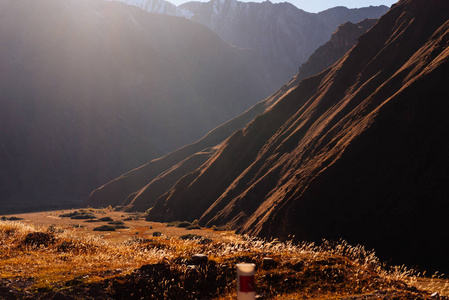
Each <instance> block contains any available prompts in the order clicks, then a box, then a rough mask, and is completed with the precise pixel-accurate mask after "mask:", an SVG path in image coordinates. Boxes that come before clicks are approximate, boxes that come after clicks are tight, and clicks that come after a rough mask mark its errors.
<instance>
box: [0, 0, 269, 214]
mask: <svg viewBox="0 0 449 300" xmlns="http://www.w3.org/2000/svg"><path fill="white" fill-rule="evenodd" d="M0 47H1V48H0V82H1V84H0V106H1V110H0V191H1V194H2V197H1V200H0V201H1V206H2V211H5V210H7V209H8V207H9V206H11V208H14V207H15V208H18V207H19V204H18V201H19V200H20V201H21V200H24V201H26V200H30V202H28V203H26V204H27V205H30V206H33V205H35V204H38V203H47V202H49V201H54V202H55V203H63V202H65V201H67V200H77V201H79V200H81V199H82V198H85V197H87V195H88V193H89V191H91V190H92V189H93V188H94V187H97V186H99V185H101V184H103V183H105V182H107V181H109V180H110V179H111V178H114V177H116V176H118V175H119V174H122V173H123V172H125V171H126V170H129V169H131V168H134V167H136V166H139V165H141V164H143V163H145V162H146V161H148V160H149V159H151V158H154V157H158V156H160V155H162V154H164V153H167V152H168V151H171V150H173V149H176V148H178V147H180V146H182V145H185V144H187V143H189V142H191V141H195V140H196V139H198V138H199V137H201V136H203V135H204V134H205V133H207V132H208V131H209V130H210V129H212V128H214V127H216V126H217V125H219V124H221V123H223V122H225V121H227V120H229V119H230V118H232V117H233V116H235V115H238V114H239V113H241V112H242V111H245V110H246V109H248V108H249V107H251V106H252V105H253V104H254V103H255V102H256V101H258V100H259V99H263V98H264V97H266V96H267V95H268V94H269V91H270V90H272V88H270V87H269V86H270V85H269V84H268V83H267V81H266V78H265V77H266V76H265V73H266V70H265V69H264V68H263V67H260V66H261V65H262V63H261V61H260V60H258V58H257V55H255V54H254V53H253V52H252V51H249V50H240V49H238V48H236V47H233V46H230V45H229V44H227V43H225V42H223V41H222V40H221V39H220V38H219V37H218V36H217V35H216V34H214V33H213V32H212V31H210V30H209V29H207V28H206V27H204V26H202V25H199V24H196V23H194V22H191V21H188V20H186V19H182V18H175V17H170V16H164V15H154V14H149V13H146V12H144V11H142V10H140V9H137V8H134V7H131V6H127V5H124V4H121V3H113V2H104V1H95V0H89V1H88V0H81V1H78V0H77V1H75V0H65V1H56V0H38V1H31V2H23V1H8V0H2V1H0ZM248 85H249V87H248Z"/></svg>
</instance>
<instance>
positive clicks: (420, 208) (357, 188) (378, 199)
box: [148, 0, 449, 271]
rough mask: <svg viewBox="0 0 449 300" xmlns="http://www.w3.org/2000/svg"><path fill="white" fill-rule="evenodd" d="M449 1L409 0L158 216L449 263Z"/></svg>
mask: <svg viewBox="0 0 449 300" xmlns="http://www.w3.org/2000/svg"><path fill="white" fill-rule="evenodd" d="M448 46H449V2H447V1H443V0H431V1H423V0H403V1H400V2H399V3H398V4H396V5H395V6H393V7H392V9H391V10H390V11H389V12H388V13H387V14H386V15H385V16H383V17H382V18H381V19H380V20H379V22H378V23H377V24H376V25H375V26H374V27H373V28H372V29H371V30H370V31H369V32H368V33H367V34H365V35H363V36H362V37H360V38H359V43H358V44H357V45H356V46H355V47H354V48H353V49H352V50H351V51H350V52H349V53H348V54H346V55H345V56H344V57H343V58H342V59H341V60H340V61H339V62H338V63H337V64H335V65H334V66H333V67H331V68H329V69H327V70H326V71H325V72H322V73H320V74H319V75H317V76H315V77H311V78H308V79H306V80H303V81H302V82H301V83H300V84H299V85H298V87H296V88H295V89H292V90H290V91H288V92H287V93H286V94H285V95H284V97H283V98H282V99H281V100H280V101H278V102H277V103H276V105H274V106H273V107H272V108H271V109H269V110H268V111H267V112H265V113H264V114H262V115H260V116H259V117H257V118H256V119H255V120H254V121H253V122H251V123H250V124H249V125H248V126H247V127H246V128H245V129H243V130H239V131H237V132H235V133H234V134H233V135H232V136H231V137H230V138H229V139H228V140H227V141H226V142H224V143H223V145H222V146H221V147H220V149H219V150H218V151H217V152H216V153H215V155H214V156H213V157H212V158H211V159H209V160H208V161H207V162H206V163H205V164H204V165H202V167H201V168H199V169H197V170H195V171H194V172H192V173H190V174H189V175H188V176H185V177H183V178H182V179H181V180H180V181H179V182H178V183H177V184H176V185H175V187H174V188H173V189H171V190H170V191H169V192H167V193H166V194H164V195H163V196H162V197H160V198H159V199H158V200H157V202H156V204H155V205H154V207H153V208H152V210H151V211H150V213H149V217H148V218H149V219H151V220H161V221H162V220H163V221H170V220H178V219H179V220H184V219H185V220H194V219H199V220H200V223H201V224H202V225H207V226H211V225H214V224H216V225H223V224H227V225H230V226H233V227H234V228H236V229H238V231H239V232H242V233H249V234H254V235H259V236H277V237H281V238H287V237H289V236H290V235H294V236H295V238H296V239H298V240H314V241H320V240H321V239H322V238H327V239H339V238H344V239H347V240H348V241H349V242H351V243H362V244H364V245H366V246H367V247H369V248H371V247H374V248H375V249H376V251H377V252H378V253H379V254H380V256H381V257H382V258H387V259H388V258H393V259H394V262H399V263H408V264H420V265H421V266H422V267H425V268H430V269H432V268H436V269H441V270H443V271H446V270H449V261H448V257H447V253H448V251H449V242H448V241H449V230H448V229H449V228H448V225H447V222H446V220H447V213H448V211H449V202H448V201H447V199H449V194H448V192H449V191H448V186H447V184H446V182H447V179H448V178H449V177H448V175H449V173H448V170H449V159H448V155H447V153H449V142H448V141H447V139H446V138H445V137H446V136H447V135H448V134H449V132H448V131H449V119H448V118H447V115H448V114H449V105H448V103H447V101H446V100H447V99H448V97H449V90H448V89H447V82H448V79H449V48H448Z"/></svg>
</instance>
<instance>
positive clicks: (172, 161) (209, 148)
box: [84, 20, 375, 211]
mask: <svg viewBox="0 0 449 300" xmlns="http://www.w3.org/2000/svg"><path fill="white" fill-rule="evenodd" d="M374 23H375V20H365V21H362V22H360V23H357V24H354V26H356V27H357V28H358V29H357V30H354V29H353V28H352V26H351V25H349V24H346V25H345V26H340V27H339V29H338V30H337V31H336V32H334V34H333V35H332V37H333V38H332V39H331V40H330V41H329V42H328V43H326V44H325V45H323V46H322V47H321V48H320V49H318V50H317V52H316V53H315V54H314V55H312V56H311V57H310V58H309V60H308V61H307V62H306V63H305V64H304V65H303V66H302V67H301V68H300V71H299V73H298V74H297V75H296V76H295V77H294V78H292V79H291V80H290V81H289V82H288V83H286V84H285V85H284V86H283V87H282V88H281V89H279V90H278V91H277V92H276V93H274V94H273V95H271V96H270V97H268V98H267V99H265V100H263V101H261V102H259V103H258V104H256V105H255V106H253V107H252V108H251V109H249V110H248V111H246V112H245V113H243V114H241V115H240V116H238V117H236V118H234V119H232V120H230V121H229V122H226V123H224V124H223V125H221V126H219V127H217V128H216V129H214V130H212V131H211V132H210V133H208V134H207V135H206V136H205V137H204V138H202V139H200V140H199V141H197V142H195V143H193V144H191V145H187V146H185V147H182V148H180V149H178V150H176V151H174V152H172V153H170V154H168V155H165V156H164V157H161V158H159V159H155V160H153V161H151V162H150V163H148V164H146V165H144V166H142V167H139V168H137V169H135V170H132V171H130V172H128V173H126V174H124V175H123V176H120V177H118V178H116V179H114V180H113V181H111V182H109V183H107V184H105V185H104V186H102V187H100V188H98V189H96V190H95V191H93V192H92V194H91V195H90V196H89V199H88V200H87V201H85V202H84V204H85V205H88V206H94V207H98V206H108V205H112V206H115V205H119V206H124V207H122V208H121V209H124V210H140V211H145V210H147V209H148V208H150V207H151V206H152V205H153V204H154V202H155V201H156V200H157V198H159V196H161V195H162V194H163V193H165V191H167V190H168V189H169V188H170V187H171V186H173V185H174V184H175V183H176V181H178V180H179V179H181V177H183V176H184V175H186V174H188V173H190V172H192V171H194V170H195V169H196V168H198V167H200V166H201V165H202V164H203V163H204V162H205V161H204V160H205V159H206V158H208V157H209V156H210V155H211V154H212V152H214V151H216V149H217V145H219V144H220V143H222V142H223V141H224V140H225V139H226V138H227V137H229V136H230V135H231V134H232V133H233V132H234V131H235V130H238V129H241V128H243V127H245V126H246V125H247V124H248V123H249V122H250V121H252V119H254V118H255V117H256V116H257V115H259V114H261V113H263V112H264V111H266V110H267V109H268V108H269V107H271V106H272V105H274V104H275V103H276V102H277V101H278V100H279V99H280V98H281V97H282V95H283V94H284V93H285V92H287V91H288V90H290V89H292V88H293V87H295V86H296V85H297V84H298V83H299V82H300V81H301V80H302V79H304V78H305V77H308V76H310V75H311V73H312V72H316V73H319V72H320V71H322V70H324V69H325V68H326V67H329V66H330V65H332V63H334V62H336V61H337V60H338V59H339V58H340V56H342V54H343V53H345V52H347V51H348V50H349V49H350V48H351V45H354V44H355V42H356V37H355V36H354V34H355V35H357V34H358V35H360V34H362V32H364V31H367V30H368V29H369V28H370V26H369V25H371V26H372V25H374ZM195 152H196V153H198V155H197V156H196V157H192V158H190V156H191V155H195V154H194V153H195ZM200 157H202V159H203V160H201V159H199V158H200ZM192 161H195V162H196V164H195V165H193V164H192ZM187 166H188V167H187ZM186 167H187V168H186ZM150 170H151V171H150ZM180 170H183V171H181V172H180ZM174 174H176V175H174ZM125 199H126V200H125Z"/></svg>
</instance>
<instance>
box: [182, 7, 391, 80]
mask: <svg viewBox="0 0 449 300" xmlns="http://www.w3.org/2000/svg"><path fill="white" fill-rule="evenodd" d="M179 8H180V9H182V10H184V11H189V12H190V13H191V15H192V17H191V18H190V19H191V20H193V21H196V22H199V23H201V24H204V25H206V26H207V27H208V28H210V29H212V30H213V31H214V32H216V33H217V34H218V35H219V36H220V37H221V38H222V39H224V40H225V41H227V42H229V43H231V44H233V45H236V46H237V47H241V48H248V49H254V50H256V51H257V52H258V53H259V54H260V55H261V56H262V57H264V59H265V61H266V64H267V68H268V69H269V70H270V80H272V81H273V82H275V83H276V84H277V86H278V87H279V86H282V85H283V84H284V83H286V82H287V81H288V80H289V79H290V78H291V77H293V76H294V75H295V74H296V73H297V70H298V69H297V68H298V66H300V65H301V64H302V63H305V62H306V60H307V59H308V58H309V56H310V55H311V54H312V53H313V52H314V51H315V50H316V49H317V48H318V47H319V46H321V45H323V44H324V43H326V42H327V41H328V40H329V38H330V37H331V35H332V33H333V32H334V31H335V30H336V29H337V28H338V26H339V25H340V24H342V23H345V22H348V21H349V22H352V23H357V22H360V21H362V20H364V19H366V18H379V17H381V16H382V15H383V14H385V13H386V12H387V11H388V7H386V6H378V7H373V6H371V7H366V8H360V9H348V8H345V7H335V8H331V9H328V10H326V11H323V12H320V13H308V12H305V11H303V10H301V9H299V8H297V7H296V6H294V5H292V4H290V3H287V2H284V3H276V4H273V3H271V2H270V1H265V2H262V3H254V2H249V3H248V2H240V1H237V0H211V1H209V2H206V3H203V2H196V1H195V2H187V3H185V4H182V5H180V6H179Z"/></svg>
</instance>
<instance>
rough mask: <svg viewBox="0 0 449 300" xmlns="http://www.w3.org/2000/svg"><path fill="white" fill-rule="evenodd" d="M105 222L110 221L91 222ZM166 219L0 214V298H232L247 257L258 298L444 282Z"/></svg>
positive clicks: (361, 294) (386, 294)
mask: <svg viewBox="0 0 449 300" xmlns="http://www.w3.org/2000/svg"><path fill="white" fill-rule="evenodd" d="M17 219H19V220H17ZM108 223H109V226H116V227H118V228H117V229H115V230H114V231H108V232H105V231H94V230H93V228H98V227H100V226H103V227H104V226H107V225H108ZM120 225H121V226H120ZM171 225H173V226H170V224H163V223H154V222H146V221H144V220H142V216H141V215H138V214H131V213H128V214H122V213H120V212H111V211H109V210H106V209H102V210H93V209H89V210H80V211H73V210H72V211H64V212H45V213H34V214H26V215H17V216H13V217H2V220H1V221H0V237H1V239H0V274H1V275H0V298H2V299H8V298H11V299H15V298H21V299H48V298H53V297H62V296H72V297H76V298H82V299H94V298H98V297H103V299H124V298H126V299H130V298H131V299H141V298H142V297H144V299H164V298H165V299H194V298H205V299H233V298H235V295H236V292H235V287H236V270H235V264H236V263H239V262H253V263H255V264H256V266H257V267H256V268H257V271H256V285H257V289H256V290H257V294H258V295H259V296H260V298H261V299H287V298H288V299H292V298H294V299H298V298H305V299H312V298H313V299H329V298H331V299H334V298H342V299H362V298H363V299H365V298H366V297H368V298H370V297H371V298H376V299H377V298H383V299H392V298H396V299H397V298H400V299H429V297H430V294H431V293H430V292H427V291H423V290H419V289H417V288H416V287H417V286H424V285H429V283H433V284H434V285H433V286H430V287H429V286H428V287H427V288H428V289H430V291H432V292H433V291H434V290H436V288H437V285H439V287H440V289H441V288H444V284H446V282H445V281H430V280H429V279H426V278H421V277H419V276H418V274H416V272H413V271H410V270H407V269H406V268H405V267H388V268H387V267H386V266H385V264H382V263H381V262H380V261H379V260H378V259H377V258H376V256H375V254H374V253H373V252H370V251H366V250H365V249H364V248H363V247H361V246H357V247H352V246H350V245H348V244H347V243H345V242H343V241H342V242H339V243H331V242H324V243H323V244H322V245H321V246H316V245H314V244H310V243H303V244H299V245H296V244H292V243H290V242H286V243H283V242H279V241H277V240H272V241H264V240H259V239H254V238H250V237H247V236H239V235H235V234H234V233H232V232H229V231H219V230H218V229H216V228H215V230H212V229H208V230H205V229H202V230H198V229H197V230H187V229H186V228H184V227H181V226H183V225H182V224H180V223H179V222H178V223H173V224H171ZM184 225H187V224H184ZM176 226H178V227H176ZM197 253H202V254H206V255H207V257H208V261H207V262H199V261H196V260H195V259H193V258H192V255H194V254H197ZM440 293H442V292H441V290H440ZM443 293H444V291H443ZM64 299H65V298H64Z"/></svg>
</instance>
